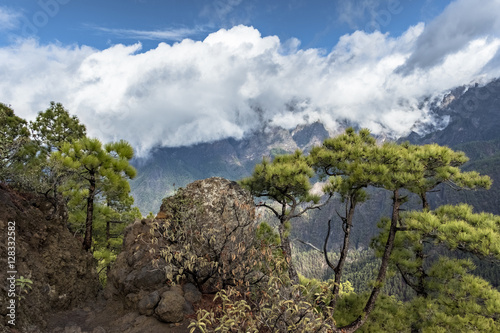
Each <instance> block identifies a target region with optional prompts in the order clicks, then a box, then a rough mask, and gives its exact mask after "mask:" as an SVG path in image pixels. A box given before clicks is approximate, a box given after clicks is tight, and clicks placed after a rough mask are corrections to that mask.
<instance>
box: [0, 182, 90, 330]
mask: <svg viewBox="0 0 500 333" xmlns="http://www.w3.org/2000/svg"><path fill="white" fill-rule="evenodd" d="M60 211H62V213H60V214H56V213H55V209H54V207H53V205H52V204H51V203H49V202H48V201H46V200H44V199H43V198H41V197H37V196H34V195H22V194H19V193H17V192H15V191H12V190H10V189H8V188H6V187H5V186H3V185H0V232H1V236H0V237H1V239H2V241H1V242H0V268H1V269H0V280H1V281H3V282H2V283H1V284H0V289H1V291H0V304H2V307H1V308H0V331H1V330H2V329H3V330H6V328H7V327H11V328H15V329H18V330H24V329H27V328H29V327H31V326H37V327H40V328H43V327H45V326H46V325H47V322H46V320H47V318H48V316H49V315H50V314H52V313H54V312H57V311H61V310H66V309H70V308H73V307H76V306H79V305H81V304H82V303H83V302H84V301H86V300H87V299H89V298H91V297H95V296H96V294H97V292H98V290H99V280H98V278H97V273H96V269H95V265H94V260H93V258H92V255H91V254H90V253H87V252H85V251H83V250H82V246H81V243H80V242H79V241H78V240H77V239H75V238H74V237H73V235H72V234H71V233H70V232H69V230H68V228H67V227H66V216H65V213H64V210H62V209H60ZM9 226H10V227H11V228H10V229H9ZM13 226H15V229H13V228H12V227H13ZM8 232H10V234H8ZM8 236H10V237H12V238H8ZM8 241H11V242H13V243H15V249H16V250H15V254H14V253H12V249H11V248H10V249H9V248H8V245H9V246H10V245H13V244H12V243H11V244H9V243H8ZM10 258H14V259H15V262H13V261H12V259H10ZM9 260H10V262H9ZM10 264H13V265H14V266H9V265H10ZM10 271H15V272H17V273H8V272H10ZM11 275H15V278H20V277H21V276H23V277H24V278H27V279H30V280H31V281H33V283H32V289H31V290H29V288H28V287H25V290H26V291H28V292H27V293H26V292H23V293H22V296H23V298H22V299H19V298H18V297H19V296H21V295H20V294H21V290H20V288H19V287H17V288H16V290H15V294H16V295H15V296H13V295H12V294H11V295H9V291H10V290H9V289H10V287H9V285H10V283H6V282H5V281H7V278H8V277H10V276H11ZM4 282H5V283H4ZM11 296H12V297H11ZM12 300H13V302H15V311H11V310H8V309H7V307H6V306H4V304H10V302H12ZM14 313H15V326H12V325H9V323H8V322H9V321H11V320H13V319H14V316H13V315H12V314H14ZM11 323H12V322H11Z"/></svg>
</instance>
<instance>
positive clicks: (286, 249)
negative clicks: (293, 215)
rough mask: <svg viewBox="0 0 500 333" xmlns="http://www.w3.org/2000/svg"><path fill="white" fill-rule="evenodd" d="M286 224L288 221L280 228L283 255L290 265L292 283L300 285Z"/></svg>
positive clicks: (282, 222) (289, 272) (283, 222)
mask: <svg viewBox="0 0 500 333" xmlns="http://www.w3.org/2000/svg"><path fill="white" fill-rule="evenodd" d="M285 222H286V220H283V221H280V225H279V227H278V231H279V234H280V239H281V250H282V251H283V255H284V257H285V260H286V262H287V264H288V276H289V277H290V281H291V282H292V283H293V284H299V275H298V274H297V270H296V269H295V266H294V264H293V261H292V247H291V244H290V238H289V237H288V235H285V233H286V231H285Z"/></svg>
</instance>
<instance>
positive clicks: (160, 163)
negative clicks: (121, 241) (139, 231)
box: [131, 122, 335, 214]
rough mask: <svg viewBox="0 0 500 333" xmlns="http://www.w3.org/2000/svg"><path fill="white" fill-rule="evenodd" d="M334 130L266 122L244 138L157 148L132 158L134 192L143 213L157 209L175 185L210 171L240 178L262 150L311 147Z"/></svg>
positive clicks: (273, 152) (281, 151)
mask: <svg viewBox="0 0 500 333" xmlns="http://www.w3.org/2000/svg"><path fill="white" fill-rule="evenodd" d="M334 134H335V133H330V132H329V131H328V130H326V129H325V127H324V126H323V125H322V124H321V123H318V122H316V123H313V124H309V125H304V126H298V127H297V128H295V129H294V130H286V129H283V128H278V127H263V128H262V129H261V130H260V131H257V132H254V133H252V134H251V135H249V136H247V137H246V138H244V139H243V140H235V139H232V138H229V139H224V140H219V141H215V142H210V143H201V144H197V145H193V146H189V147H176V148H157V149H155V150H153V151H152V152H151V154H150V156H148V157H147V158H143V159H135V160H134V161H133V162H132V164H133V165H134V167H135V168H136V169H137V171H138V172H137V174H138V176H137V177H136V178H135V179H134V180H132V181H131V187H132V195H133V196H134V198H135V203H136V205H137V207H139V209H140V210H141V212H142V213H143V214H147V213H148V212H153V213H157V211H158V209H159V207H160V205H161V200H162V199H163V198H164V197H165V196H167V195H170V194H172V193H173V192H174V191H175V189H176V188H179V187H184V186H186V185H187V184H189V183H191V182H193V181H195V180H199V179H205V178H209V177H224V178H227V179H230V180H239V179H241V178H243V177H246V176H248V175H250V174H251V172H252V170H253V168H254V166H255V164H256V163H259V162H260V161H262V157H263V156H269V157H272V156H274V155H278V154H284V153H292V152H294V151H295V150H296V149H303V150H307V149H309V148H311V147H312V146H313V145H318V144H320V143H321V142H322V141H323V140H324V139H325V138H327V137H329V136H330V135H334Z"/></svg>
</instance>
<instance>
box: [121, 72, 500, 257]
mask: <svg viewBox="0 0 500 333" xmlns="http://www.w3.org/2000/svg"><path fill="white" fill-rule="evenodd" d="M429 112H430V113H432V114H434V115H435V118H436V119H444V120H447V123H445V125H446V126H431V127H427V128H424V127H423V125H422V124H417V125H416V127H415V128H419V131H418V132H420V133H422V131H423V132H426V135H419V134H418V133H417V130H415V132H413V133H411V134H410V135H409V136H407V137H405V138H401V139H400V141H410V142H411V143H414V144H427V143H438V144H440V145H447V146H449V147H451V148H453V149H455V150H462V151H464V152H465V153H466V154H467V155H468V156H469V157H470V161H469V162H468V163H467V164H466V165H465V166H464V169H465V170H477V171H478V172H480V173H483V174H487V175H489V176H490V177H492V179H493V186H492V189H491V190H489V191H477V192H470V191H462V192H455V191H452V190H450V189H449V188H443V189H442V191H440V192H438V193H433V194H431V195H430V198H429V199H430V200H431V206H432V207H436V206H437V205H441V204H444V203H457V202H468V203H470V204H472V205H473V206H474V207H475V209H476V210H477V211H487V212H492V213H495V214H500V167H499V166H500V131H499V128H500V80H495V81H492V82H490V83H488V84H486V85H479V84H475V85H471V86H463V87H458V88H456V89H454V90H453V91H450V92H449V93H448V94H446V95H445V96H444V98H441V99H439V100H435V101H433V102H432V103H430V110H429ZM440 128H441V129H440ZM340 131H343V129H340ZM336 134H338V132H337V133H335V132H332V131H329V130H328V129H326V128H325V126H323V124H321V123H319V122H315V123H312V124H308V125H302V126H299V127H297V128H295V129H293V130H286V129H282V128H275V127H267V126H264V127H263V128H262V129H261V130H259V131H257V132H254V133H252V134H250V135H248V136H247V137H246V138H244V139H242V140H235V139H225V140H219V141H215V142H211V143H202V144H198V145H194V146H190V147H177V148H157V149H155V150H154V151H152V152H151V154H150V156H149V157H148V158H146V159H136V160H135V161H134V162H133V164H134V166H135V167H136V168H137V170H138V177H137V178H136V179H135V180H133V181H132V182H131V186H132V194H133V196H134V197H135V199H136V204H137V206H138V207H139V208H140V209H141V211H142V213H143V214H147V213H148V212H150V211H151V212H154V213H156V212H157V210H158V208H159V207H160V204H161V200H162V198H163V197H165V196H167V195H169V194H172V193H173V192H174V191H175V189H176V188H178V187H184V186H185V185H187V184H188V183H190V182H192V181H194V180H198V179H204V178H208V177H212V176H219V177H224V178H227V179H230V180H238V179H241V178H243V177H245V176H248V175H249V174H250V173H251V172H252V170H253V167H254V166H255V164H256V163H259V162H260V161H261V160H262V157H263V156H270V157H272V156H273V155H276V154H282V153H290V152H293V151H294V150H295V149H303V150H308V149H309V148H310V147H312V146H313V145H316V144H320V143H321V142H322V141H323V139H324V138H326V137H328V136H332V135H336ZM380 139H383V138H380ZM390 201H391V196H390V193H388V192H386V191H382V190H371V191H370V200H368V201H367V202H366V203H364V204H362V205H361V206H360V209H359V211H358V212H357V213H356V215H355V226H356V227H355V228H354V229H353V234H352V243H353V244H354V246H355V247H367V246H368V244H369V242H370V239H371V238H372V237H373V235H374V234H375V233H377V232H378V229H377V227H376V222H377V221H378V220H379V218H380V217H381V216H384V215H388V214H389V212H388V211H386V210H387V209H388V207H390ZM413 204H414V206H415V207H418V205H419V202H418V199H414V203H413ZM338 209H340V204H339V203H338V202H335V203H332V204H331V205H329V206H328V207H324V208H323V209H322V210H321V211H314V212H311V214H309V215H308V216H306V217H305V218H303V219H301V220H299V221H296V222H294V230H295V231H294V232H293V235H292V236H294V237H297V238H301V239H304V240H307V241H309V242H312V243H313V244H314V245H316V246H321V245H322V242H323V240H324V234H325V232H326V222H327V221H328V219H330V218H332V217H336V212H335V210H338ZM340 236H341V230H340V226H338V230H337V229H335V227H334V230H333V232H332V239H331V242H332V246H333V244H335V243H337V242H338V241H340Z"/></svg>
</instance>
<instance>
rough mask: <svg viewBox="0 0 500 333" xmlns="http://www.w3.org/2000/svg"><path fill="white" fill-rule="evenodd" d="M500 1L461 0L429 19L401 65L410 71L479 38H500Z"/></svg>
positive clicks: (405, 70)
mask: <svg viewBox="0 0 500 333" xmlns="http://www.w3.org/2000/svg"><path fill="white" fill-rule="evenodd" d="M498 13H500V1H499V0H487V1H481V2H480V3H479V2H477V1H476V0H458V1H454V2H452V3H451V4H450V5H449V6H448V7H447V8H446V9H445V10H444V11H443V13H441V15H439V16H438V17H437V18H436V19H434V20H433V21H432V22H430V23H429V25H428V26H427V27H426V29H425V31H424V32H423V33H422V34H421V35H420V36H419V38H418V39H417V41H416V43H415V50H414V51H413V53H412V55H411V56H410V57H409V59H408V61H407V62H406V63H405V65H404V66H403V67H402V68H401V71H402V72H404V73H409V72H411V71H412V70H414V69H416V68H423V69H426V68H429V67H432V66H435V65H437V64H439V63H441V62H443V61H445V59H446V57H447V56H448V55H452V54H454V53H456V52H459V51H460V50H462V49H463V48H464V47H467V45H468V44H469V43H471V42H474V41H475V40H477V39H480V38H485V37H493V38H500V18H499V16H498Z"/></svg>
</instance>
